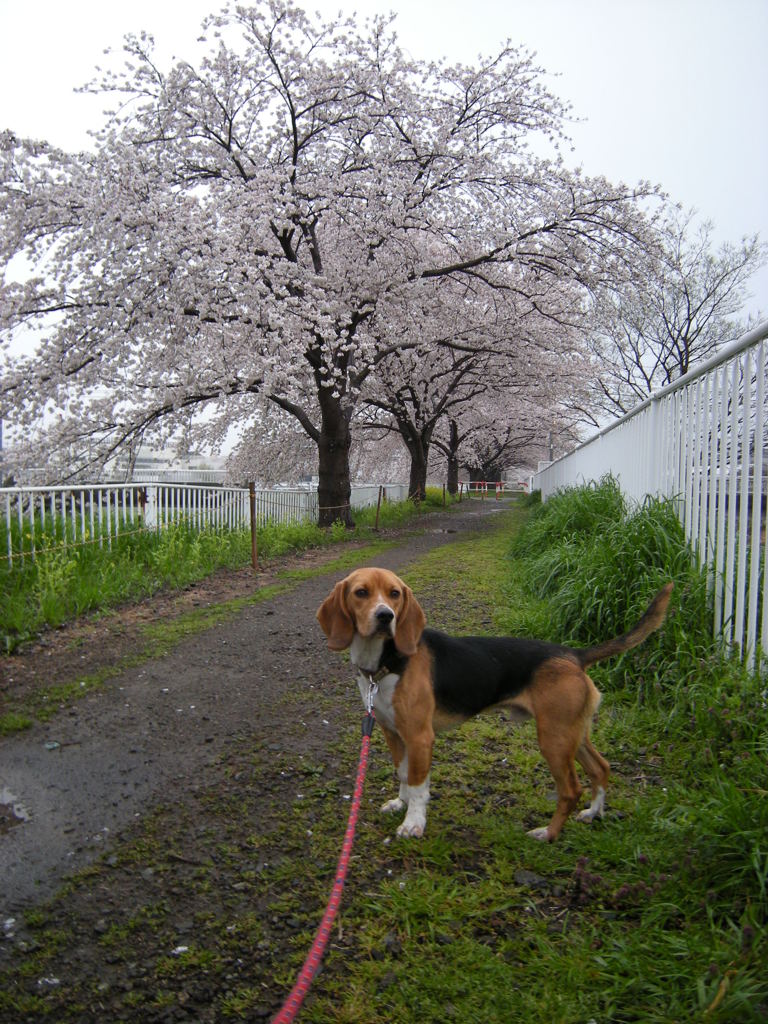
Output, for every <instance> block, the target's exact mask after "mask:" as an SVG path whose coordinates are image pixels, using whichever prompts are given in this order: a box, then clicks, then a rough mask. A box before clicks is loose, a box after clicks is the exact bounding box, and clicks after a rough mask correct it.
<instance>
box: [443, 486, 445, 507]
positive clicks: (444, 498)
mask: <svg viewBox="0 0 768 1024" xmlns="http://www.w3.org/2000/svg"><path fill="white" fill-rule="evenodd" d="M443 508H445V484H443Z"/></svg>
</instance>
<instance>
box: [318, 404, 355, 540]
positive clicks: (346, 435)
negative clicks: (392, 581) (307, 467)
mask: <svg viewBox="0 0 768 1024" xmlns="http://www.w3.org/2000/svg"><path fill="white" fill-rule="evenodd" d="M318 397H319V399H320V424H321V426H320V440H319V441H318V445H317V448H318V469H317V473H318V484H317V496H318V503H319V505H320V511H319V518H318V522H319V524H320V526H330V525H331V524H332V523H335V522H336V520H338V519H341V520H342V522H343V523H344V525H345V526H347V527H349V528H350V529H351V528H352V527H353V526H354V525H355V524H354V520H353V519H352V509H351V508H350V504H349V502H350V497H351V494H352V488H351V484H350V480H349V449H350V445H351V443H352V434H351V432H350V429H349V418H348V416H347V415H346V413H345V412H344V409H343V408H342V405H341V402H340V401H339V400H338V399H337V398H334V397H333V396H332V395H331V394H329V392H328V389H327V388H320V389H319V395H318Z"/></svg>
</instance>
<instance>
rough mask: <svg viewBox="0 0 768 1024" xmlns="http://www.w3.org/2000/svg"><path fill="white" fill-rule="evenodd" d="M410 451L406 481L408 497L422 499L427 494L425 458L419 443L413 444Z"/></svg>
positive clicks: (414, 499)
mask: <svg viewBox="0 0 768 1024" xmlns="http://www.w3.org/2000/svg"><path fill="white" fill-rule="evenodd" d="M409 450H410V452H411V476H410V480H409V482H408V497H409V498H411V499H413V501H423V500H424V499H425V498H426V496H427V460H426V458H425V457H424V450H423V448H422V447H421V445H414V446H413V447H412V448H410V449H409Z"/></svg>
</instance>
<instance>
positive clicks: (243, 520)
mask: <svg viewBox="0 0 768 1024" xmlns="http://www.w3.org/2000/svg"><path fill="white" fill-rule="evenodd" d="M379 486H380V485H379V484H375V485H374V484H371V485H356V486H353V487H352V496H351V505H352V508H367V507H370V506H371V505H375V504H376V503H377V501H378V497H379ZM384 492H385V496H386V498H387V500H389V501H402V500H404V499H405V498H406V497H407V496H408V487H407V485H406V484H385V485H384ZM253 496H254V511H255V516H254V520H253V525H254V526H255V527H256V528H257V529H258V528H260V527H263V526H264V525H265V524H266V523H268V522H274V523H290V522H301V521H304V520H316V519H317V516H318V500H317V491H316V490H308V489H303V488H275V489H258V488H257V489H255V490H254V494H253ZM250 499H251V492H250V489H249V488H247V487H217V486H212V485H207V484H181V483H168V482H154V483H150V482H146V483H144V482H141V483H139V482H132V483H126V484H73V485H70V486H66V487H63V486H59V487H4V488H0V517H2V519H1V520H0V535H2V534H5V536H4V538H3V545H2V547H3V550H2V551H0V567H2V565H3V564H5V566H6V567H11V568H12V567H13V565H14V563H15V562H23V560H24V559H26V558H33V559H34V558H35V557H36V555H37V553H38V551H40V550H46V551H50V550H54V549H66V548H69V547H79V546H84V545H87V544H98V545H99V546H101V547H104V546H107V547H110V546H111V545H112V543H113V541H114V539H115V538H116V537H118V536H120V535H121V534H123V535H124V534H126V533H132V532H139V531H141V532H144V531H147V530H161V529H163V528H165V527H168V526H173V525H175V524H178V523H185V524H187V525H188V526H190V527H192V528H193V529H200V530H203V529H213V530H239V529H248V528H250V527H251V525H252V523H251V511H250Z"/></svg>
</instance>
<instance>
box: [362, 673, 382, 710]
mask: <svg viewBox="0 0 768 1024" xmlns="http://www.w3.org/2000/svg"><path fill="white" fill-rule="evenodd" d="M378 692H379V684H378V683H377V682H376V680H375V679H374V678H373V676H372V675H369V676H368V694H367V696H366V698H365V710H366V711H367V712H368V714H369V715H372V714H373V701H374V698H375V696H376V694H377V693H378Z"/></svg>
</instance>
